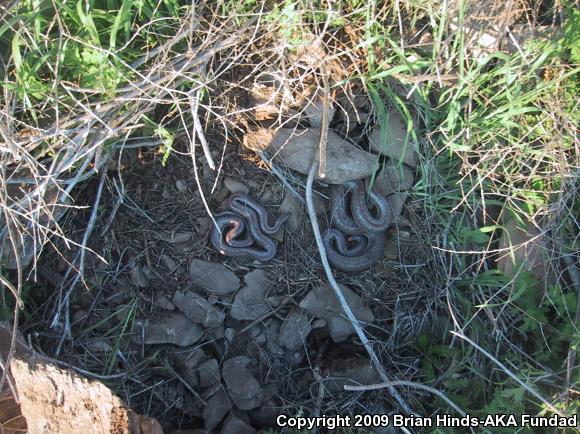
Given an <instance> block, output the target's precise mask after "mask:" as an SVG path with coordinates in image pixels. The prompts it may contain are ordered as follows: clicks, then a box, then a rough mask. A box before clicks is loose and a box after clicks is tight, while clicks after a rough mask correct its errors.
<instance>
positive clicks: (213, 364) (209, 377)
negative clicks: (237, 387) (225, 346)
mask: <svg viewBox="0 0 580 434" xmlns="http://www.w3.org/2000/svg"><path fill="white" fill-rule="evenodd" d="M197 372H198V375H199V386H200V387H201V388H206V387H211V386H213V385H215V384H217V383H219V381H220V379H221V377H220V367H219V364H218V362H217V360H216V359H209V360H207V361H205V362H203V363H202V364H201V365H199V367H198V369H197Z"/></svg>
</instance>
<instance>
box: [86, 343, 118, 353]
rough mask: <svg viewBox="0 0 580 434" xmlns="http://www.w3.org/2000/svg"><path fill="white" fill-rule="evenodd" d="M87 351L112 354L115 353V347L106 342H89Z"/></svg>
mask: <svg viewBox="0 0 580 434" xmlns="http://www.w3.org/2000/svg"><path fill="white" fill-rule="evenodd" d="M87 350H89V351H91V352H94V353H110V352H111V351H113V347H112V346H111V345H109V344H108V343H107V342H105V341H96V342H89V343H88V344H87Z"/></svg>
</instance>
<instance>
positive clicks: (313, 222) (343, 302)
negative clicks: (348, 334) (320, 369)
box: [306, 128, 412, 414]
mask: <svg viewBox="0 0 580 434" xmlns="http://www.w3.org/2000/svg"><path fill="white" fill-rule="evenodd" d="M323 129H325V128H323ZM317 169H318V161H317V159H316V156H315V157H314V161H313V162H312V166H311V167H310V171H309V172H308V180H307V182H306V205H307V209H308V216H309V217H310V224H311V225H312V231H313V232H314V238H315V239H316V244H317V245H318V251H319V252H320V259H321V260H322V266H323V267H324V272H325V273H326V277H327V278H328V282H329V283H330V286H331V287H332V289H333V290H334V292H335V294H336V297H337V298H338V300H339V302H340V305H341V306H342V309H343V310H344V313H345V314H346V316H347V318H348V320H349V321H350V323H351V325H352V327H353V329H354V330H355V332H356V334H357V336H358V337H359V339H360V340H361V342H362V344H363V346H364V347H365V350H366V351H367V353H368V354H369V356H370V358H371V363H372V365H373V367H374V368H375V370H376V371H377V372H378V373H379V375H380V377H381V378H382V379H383V381H385V382H388V381H391V380H390V379H389V377H388V375H387V374H386V372H385V370H384V368H383V366H382V365H381V362H380V361H379V358H378V357H377V355H376V353H375V351H374V349H373V347H372V345H371V343H370V342H369V340H368V338H367V337H366V335H365V333H364V331H363V330H362V328H361V326H360V324H359V323H358V320H357V319H356V317H355V316H354V313H353V312H352V309H351V308H350V306H349V305H348V302H347V301H346V298H345V297H344V294H343V293H342V291H341V290H340V288H339V286H338V283H337V282H336V280H335V279H334V276H333V275H332V271H331V269H330V264H329V263H328V257H327V256H326V249H325V248H324V244H323V243H322V236H321V235H320V227H319V226H318V220H317V219H316V211H315V209H314V202H313V200H312V183H313V182H314V177H315V175H316V172H317ZM388 391H389V393H390V394H391V395H392V396H393V397H394V398H395V400H396V401H397V402H398V403H399V405H401V407H402V408H403V410H404V411H405V412H406V413H409V414H411V413H412V412H411V409H410V408H409V406H408V405H407V403H406V402H405V401H404V400H403V398H402V397H401V396H400V395H399V393H398V392H397V391H396V390H395V388H394V387H391V386H389V387H388Z"/></svg>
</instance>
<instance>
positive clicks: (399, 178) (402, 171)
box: [373, 160, 415, 196]
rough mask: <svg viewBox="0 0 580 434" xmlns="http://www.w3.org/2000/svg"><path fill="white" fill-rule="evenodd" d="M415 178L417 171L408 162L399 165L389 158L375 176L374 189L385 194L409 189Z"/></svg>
mask: <svg viewBox="0 0 580 434" xmlns="http://www.w3.org/2000/svg"><path fill="white" fill-rule="evenodd" d="M414 179H415V171H414V170H412V169H411V168H409V166H407V165H406V164H402V165H401V166H399V165H398V164H397V163H396V162H394V161H392V160H389V161H388V162H387V163H386V164H385V166H384V167H383V169H382V170H381V171H380V172H379V174H378V175H377V177H376V178H375V182H374V184H373V189H374V190H375V191H376V192H377V193H379V194H381V195H383V196H388V195H390V194H392V193H397V192H399V191H409V189H410V188H411V187H412V186H413V181H414Z"/></svg>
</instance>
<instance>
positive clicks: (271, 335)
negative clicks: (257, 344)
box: [266, 320, 284, 356]
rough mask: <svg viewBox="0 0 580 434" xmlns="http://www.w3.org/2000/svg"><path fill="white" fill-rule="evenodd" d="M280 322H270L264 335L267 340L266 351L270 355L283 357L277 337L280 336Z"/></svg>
mask: <svg viewBox="0 0 580 434" xmlns="http://www.w3.org/2000/svg"><path fill="white" fill-rule="evenodd" d="M280 327H281V324H280V321H278V320H271V321H270V323H269V324H268V330H267V334H266V339H267V340H268V344H267V347H268V351H269V352H270V353H271V354H275V355H278V356H283V355H284V350H283V349H282V348H281V347H280V345H278V337H279V335H280Z"/></svg>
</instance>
